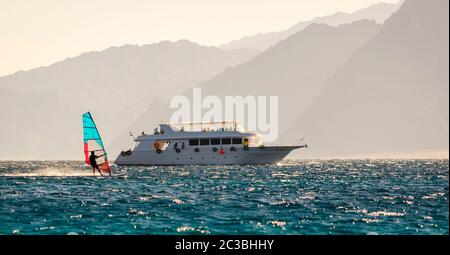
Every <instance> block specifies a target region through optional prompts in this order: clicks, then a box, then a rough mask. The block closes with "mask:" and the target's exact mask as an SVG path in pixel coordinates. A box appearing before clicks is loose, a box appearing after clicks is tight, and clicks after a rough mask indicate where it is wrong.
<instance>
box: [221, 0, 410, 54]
mask: <svg viewBox="0 0 450 255" xmlns="http://www.w3.org/2000/svg"><path fill="white" fill-rule="evenodd" d="M402 2H403V1H400V2H399V3H396V4H393V3H378V4H374V5H371V6H369V7H366V8H363V9H361V10H357V11H355V12H353V13H345V12H337V13H335V14H332V15H327V16H323V17H317V18H314V19H312V20H308V21H301V22H299V23H297V24H295V25H293V26H291V27H290V28H288V29H286V30H283V31H279V32H270V33H259V34H256V35H253V36H246V37H243V38H241V39H239V40H234V41H231V42H229V43H227V44H224V45H221V46H220V48H221V49H256V50H260V51H264V50H266V49H268V48H270V47H271V46H273V45H275V44H277V43H278V42H280V41H282V40H284V39H286V38H288V37H289V36H291V35H293V34H295V33H297V32H299V31H301V30H303V29H304V28H306V27H307V26H309V25H311V24H325V25H329V26H339V25H342V24H349V23H352V22H354V21H358V20H362V19H368V20H373V21H375V22H376V23H378V24H382V23H383V22H384V21H385V20H386V19H387V18H389V16H391V14H392V13H394V12H396V11H397V10H398V8H399V7H400V6H401V4H402Z"/></svg>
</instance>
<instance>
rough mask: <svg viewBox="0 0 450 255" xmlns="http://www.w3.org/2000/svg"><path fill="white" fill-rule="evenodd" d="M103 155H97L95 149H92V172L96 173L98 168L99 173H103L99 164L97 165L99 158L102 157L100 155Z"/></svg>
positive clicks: (90, 157)
mask: <svg viewBox="0 0 450 255" xmlns="http://www.w3.org/2000/svg"><path fill="white" fill-rule="evenodd" d="M102 156H103V155H99V156H97V155H95V153H94V152H93V151H91V156H89V163H90V164H91V166H92V174H93V175H95V169H97V170H98V173H99V174H100V175H103V174H102V172H101V171H100V169H99V168H98V165H97V158H100V157H102ZM109 175H111V172H109Z"/></svg>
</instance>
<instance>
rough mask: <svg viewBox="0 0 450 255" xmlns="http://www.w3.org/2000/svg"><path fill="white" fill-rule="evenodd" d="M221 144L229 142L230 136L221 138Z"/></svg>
mask: <svg viewBox="0 0 450 255" xmlns="http://www.w3.org/2000/svg"><path fill="white" fill-rule="evenodd" d="M222 144H231V138H222Z"/></svg>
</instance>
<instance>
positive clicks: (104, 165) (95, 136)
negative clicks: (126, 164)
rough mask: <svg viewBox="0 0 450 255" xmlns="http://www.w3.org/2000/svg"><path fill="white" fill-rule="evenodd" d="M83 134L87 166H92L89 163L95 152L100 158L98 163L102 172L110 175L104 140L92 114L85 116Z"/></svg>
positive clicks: (97, 160)
mask: <svg viewBox="0 0 450 255" xmlns="http://www.w3.org/2000/svg"><path fill="white" fill-rule="evenodd" d="M83 134H84V136H83V140H84V157H85V161H86V164H89V165H90V164H91V163H90V162H89V156H90V155H91V153H92V152H94V154H95V155H96V156H98V158H97V159H96V162H97V165H98V168H99V169H100V171H102V172H106V173H110V171H111V169H110V167H109V163H108V156H107V154H106V151H105V146H103V142H102V138H101V137H100V133H99V132H98V130H97V126H95V122H94V120H93V119H92V116H91V113H90V112H87V113H85V114H83Z"/></svg>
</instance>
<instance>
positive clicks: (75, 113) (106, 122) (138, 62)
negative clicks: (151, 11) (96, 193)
mask: <svg viewBox="0 0 450 255" xmlns="http://www.w3.org/2000/svg"><path fill="white" fill-rule="evenodd" d="M255 54H257V52H256V51H248V50H219V49H217V48H215V47H205V46H200V45H198V44H195V43H192V42H189V41H186V40H182V41H178V42H168V41H164V42H160V43H155V44H151V45H144V46H132V45H125V46H121V47H111V48H108V49H106V50H104V51H100V52H89V53H85V54H82V55H80V56H78V57H74V58H69V59H66V60H64V61H61V62H58V63H55V64H53V65H50V66H48V67H41V68H37V69H33V70H30V71H24V72H18V73H16V74H13V75H8V76H5V77H1V78H0V91H2V92H0V93H1V94H2V96H6V92H3V91H9V92H8V94H7V95H8V96H7V98H6V99H5V100H2V109H0V117H1V118H2V119H4V120H7V121H6V122H7V123H9V124H10V125H2V126H1V127H0V138H1V139H2V141H10V140H11V139H12V140H11V142H10V143H7V144H9V145H8V146H0V153H1V158H5V159H10V158H21V157H22V158H23V157H25V158H26V157H30V155H31V157H32V158H42V157H44V158H54V157H56V158H67V157H70V158H74V157H76V156H77V155H79V153H80V150H81V148H82V147H81V145H82V142H81V139H82V133H81V129H80V128H81V127H80V118H81V114H82V113H83V112H85V111H89V110H90V111H92V113H93V114H94V118H95V119H96V120H97V121H99V122H100V123H102V125H101V126H100V128H101V130H102V133H103V134H104V135H103V136H104V138H105V140H108V137H114V136H116V135H117V133H118V132H120V131H122V130H123V129H124V128H125V127H127V126H128V125H129V123H131V122H132V121H133V120H134V119H135V118H137V117H138V116H139V115H140V114H141V113H142V112H143V111H144V110H145V109H146V107H147V106H148V105H149V103H150V100H151V98H152V96H154V95H157V96H161V97H164V96H167V95H172V94H177V93H179V92H178V91H183V90H184V89H186V88H188V87H191V86H194V85H195V84H198V82H200V81H202V80H207V79H209V78H211V77H213V76H214V75H216V74H218V73H220V72H222V71H223V70H224V69H225V68H227V67H229V66H234V65H237V64H239V63H242V62H244V61H246V60H247V59H249V58H251V57H253V55H255ZM118 120H120V121H118ZM8 126H11V127H15V128H9V127H8ZM55 137H57V138H55Z"/></svg>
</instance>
